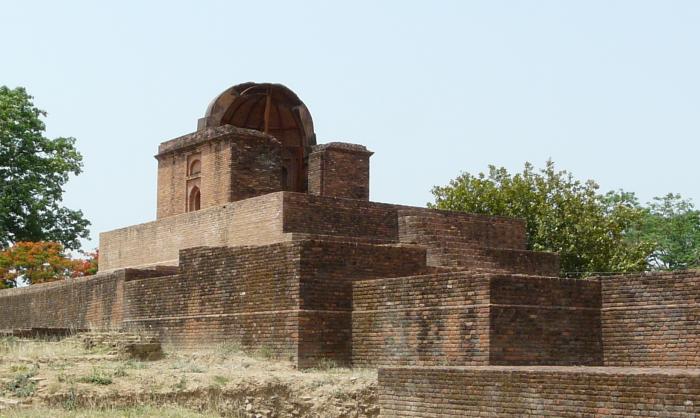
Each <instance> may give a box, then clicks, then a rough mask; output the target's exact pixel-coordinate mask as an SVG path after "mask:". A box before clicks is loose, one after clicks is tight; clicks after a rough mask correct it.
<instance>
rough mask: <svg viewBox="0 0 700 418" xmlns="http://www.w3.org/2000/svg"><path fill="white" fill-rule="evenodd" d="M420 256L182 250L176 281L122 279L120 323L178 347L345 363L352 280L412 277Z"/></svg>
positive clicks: (337, 249)
mask: <svg viewBox="0 0 700 418" xmlns="http://www.w3.org/2000/svg"><path fill="white" fill-rule="evenodd" d="M425 268H426V267H425V250H423V249H420V248H415V247H404V246H386V245H370V244H362V243H348V242H336V241H311V240H309V241H298V242H287V243H279V244H272V245H268V246H255V247H216V248H213V247H200V248H192V249H187V250H183V251H182V252H181V259H180V273H179V274H177V275H173V276H167V277H160V278H153V279H146V280H133V281H132V280H128V281H127V282H126V284H125V295H126V296H125V297H126V306H127V310H126V314H125V315H126V316H125V324H126V325H127V326H130V327H136V328H146V329H148V330H152V331H156V332H158V333H159V334H160V335H161V336H162V337H163V339H164V340H165V341H168V342H172V343H175V344H178V345H198V344H211V343H217V342H224V341H231V342H233V341H236V342H238V343H240V344H242V345H244V346H247V347H251V348H260V347H267V348H269V349H271V350H273V351H274V352H275V353H276V354H277V355H279V356H282V357H289V358H291V359H294V360H297V361H298V364H299V366H300V367H308V366H312V365H314V364H315V363H316V362H317V361H318V360H320V359H322V358H325V359H332V360H335V361H337V362H338V363H340V364H348V363H349V361H350V339H349V337H350V332H351V331H350V317H351V313H350V309H351V287H352V281H353V280H354V279H356V278H358V277H362V278H368V277H385V276H391V275H403V274H415V273H418V272H421V271H424V269H425Z"/></svg>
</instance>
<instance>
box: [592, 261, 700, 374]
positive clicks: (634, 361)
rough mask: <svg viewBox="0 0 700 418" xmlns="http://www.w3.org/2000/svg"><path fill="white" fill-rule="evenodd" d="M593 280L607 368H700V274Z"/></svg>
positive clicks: (630, 276)
mask: <svg viewBox="0 0 700 418" xmlns="http://www.w3.org/2000/svg"><path fill="white" fill-rule="evenodd" d="M594 280H600V282H601V288H602V297H603V308H602V324H603V325H602V326H603V341H604V345H605V365H606V366H637V367H639V366H641V367H649V366H666V367H700V272H698V271H690V272H682V273H662V274H647V275H636V276H635V275H629V276H613V277H601V278H598V279H594Z"/></svg>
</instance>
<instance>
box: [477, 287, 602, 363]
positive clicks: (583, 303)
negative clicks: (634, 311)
mask: <svg viewBox="0 0 700 418" xmlns="http://www.w3.org/2000/svg"><path fill="white" fill-rule="evenodd" d="M490 297H491V300H490V302H491V312H490V329H491V332H490V338H489V342H490V352H489V354H490V363H491V364H498V365H533V364H543V365H586V366H596V365H602V364H603V347H602V341H601V322H600V306H601V301H600V285H599V283H597V282H595V281H588V280H576V279H559V278H549V277H527V276H511V275H497V276H493V277H492V278H491V280H490Z"/></svg>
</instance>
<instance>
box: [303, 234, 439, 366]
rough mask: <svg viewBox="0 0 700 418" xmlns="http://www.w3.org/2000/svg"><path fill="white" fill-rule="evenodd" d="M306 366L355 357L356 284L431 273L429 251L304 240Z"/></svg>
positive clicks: (349, 359) (340, 361) (304, 336)
mask: <svg viewBox="0 0 700 418" xmlns="http://www.w3.org/2000/svg"><path fill="white" fill-rule="evenodd" d="M300 260H301V261H300V295H301V297H300V308H301V309H302V310H303V311H304V312H303V314H302V320H303V321H306V322H305V323H306V324H307V325H305V326H300V328H299V336H300V346H299V352H300V356H301V357H302V358H300V364H313V363H314V362H316V361H318V360H320V359H322V358H326V359H332V360H334V361H336V362H337V363H339V364H349V363H350V361H351V343H352V340H351V326H352V325H351V317H352V314H351V310H352V283H353V282H354V281H355V280H358V279H368V278H376V277H397V276H405V275H410V274H418V273H422V272H425V270H426V265H425V250H424V249H422V248H416V247H412V246H408V247H406V246H394V245H371V244H362V243H348V242H329V241H312V240H309V241H303V242H302V243H301V258H300Z"/></svg>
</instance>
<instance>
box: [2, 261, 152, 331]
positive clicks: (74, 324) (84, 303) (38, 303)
mask: <svg viewBox="0 0 700 418" xmlns="http://www.w3.org/2000/svg"><path fill="white" fill-rule="evenodd" d="M154 274H156V275H157V274H159V272H148V271H138V270H126V271H125V270H121V271H118V272H115V273H111V274H100V275H97V276H90V277H83V278H76V279H70V280H62V281H57V282H51V283H43V284H35V285H32V286H29V287H23V288H17V289H5V290H2V291H0V329H6V330H11V329H19V328H72V329H87V328H92V327H97V328H100V327H118V326H120V325H121V322H122V319H123V317H124V314H123V309H124V280H125V278H133V277H144V276H146V275H154Z"/></svg>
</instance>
